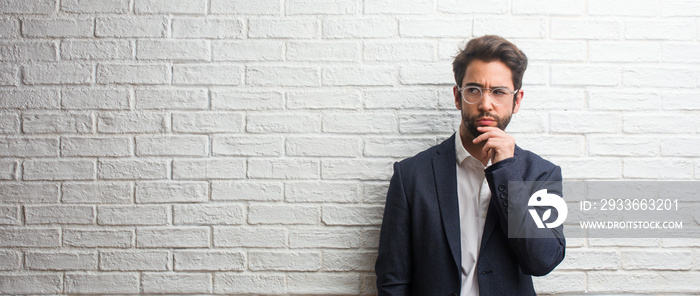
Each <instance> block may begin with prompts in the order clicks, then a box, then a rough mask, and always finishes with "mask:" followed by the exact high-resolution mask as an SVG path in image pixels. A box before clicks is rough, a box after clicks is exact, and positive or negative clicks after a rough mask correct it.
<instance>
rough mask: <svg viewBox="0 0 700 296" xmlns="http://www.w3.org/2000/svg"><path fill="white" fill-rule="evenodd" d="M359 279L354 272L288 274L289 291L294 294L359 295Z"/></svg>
mask: <svg viewBox="0 0 700 296" xmlns="http://www.w3.org/2000/svg"><path fill="white" fill-rule="evenodd" d="M359 281H360V279H359V276H358V275H357V274H353V273H345V274H342V273H341V274H336V273H293V274H289V275H287V291H288V292H290V293H293V294H325V295H331V294H346V295H347V294H352V295H357V294H358V293H359V292H360V285H359V284H358V283H359Z"/></svg>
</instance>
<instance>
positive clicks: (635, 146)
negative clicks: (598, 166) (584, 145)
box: [588, 135, 659, 157]
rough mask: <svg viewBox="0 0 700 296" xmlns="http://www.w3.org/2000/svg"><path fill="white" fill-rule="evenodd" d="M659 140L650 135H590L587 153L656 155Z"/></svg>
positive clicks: (597, 154) (595, 154)
mask: <svg viewBox="0 0 700 296" xmlns="http://www.w3.org/2000/svg"><path fill="white" fill-rule="evenodd" d="M658 154H659V140H658V139H656V138H651V137H637V136H634V137H629V136H626V137H620V136H617V135H616V136H605V135H590V136H589V137H588V155H591V156H640V157H641V156H657V155H658Z"/></svg>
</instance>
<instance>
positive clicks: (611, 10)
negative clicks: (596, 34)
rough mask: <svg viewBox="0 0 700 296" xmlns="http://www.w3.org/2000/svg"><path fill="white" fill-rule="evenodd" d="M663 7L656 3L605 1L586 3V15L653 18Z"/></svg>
mask: <svg viewBox="0 0 700 296" xmlns="http://www.w3.org/2000/svg"><path fill="white" fill-rule="evenodd" d="M662 6H663V8H665V7H666V4H665V5H660V3H658V2H656V1H642V2H640V1H634V0H623V1H615V2H607V1H605V0H593V1H588V14H590V15H616V16H655V15H657V14H659V12H660V11H661V10H662Z"/></svg>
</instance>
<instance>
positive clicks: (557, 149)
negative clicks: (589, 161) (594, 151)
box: [516, 135, 585, 156]
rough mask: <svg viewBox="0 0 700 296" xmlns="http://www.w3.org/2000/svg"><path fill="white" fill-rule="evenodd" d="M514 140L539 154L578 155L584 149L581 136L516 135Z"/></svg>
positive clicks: (581, 153)
mask: <svg viewBox="0 0 700 296" xmlns="http://www.w3.org/2000/svg"><path fill="white" fill-rule="evenodd" d="M516 142H517V144H518V146H520V147H521V148H523V149H527V150H531V151H533V152H535V153H537V154H539V155H541V156H580V155H584V151H585V138H584V137H583V136H558V135H545V136H541V135H538V136H518V137H517V140H516Z"/></svg>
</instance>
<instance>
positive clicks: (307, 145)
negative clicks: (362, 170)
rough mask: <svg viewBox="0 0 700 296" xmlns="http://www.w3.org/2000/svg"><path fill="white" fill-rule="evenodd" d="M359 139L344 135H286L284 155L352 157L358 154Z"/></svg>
mask: <svg viewBox="0 0 700 296" xmlns="http://www.w3.org/2000/svg"><path fill="white" fill-rule="evenodd" d="M360 145H361V143H360V139H357V138H346V137H342V138H341V137H323V138H319V137H287V143H286V148H285V151H286V155H289V156H310V157H324V156H337V157H344V156H345V157H352V156H359V155H360Z"/></svg>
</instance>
